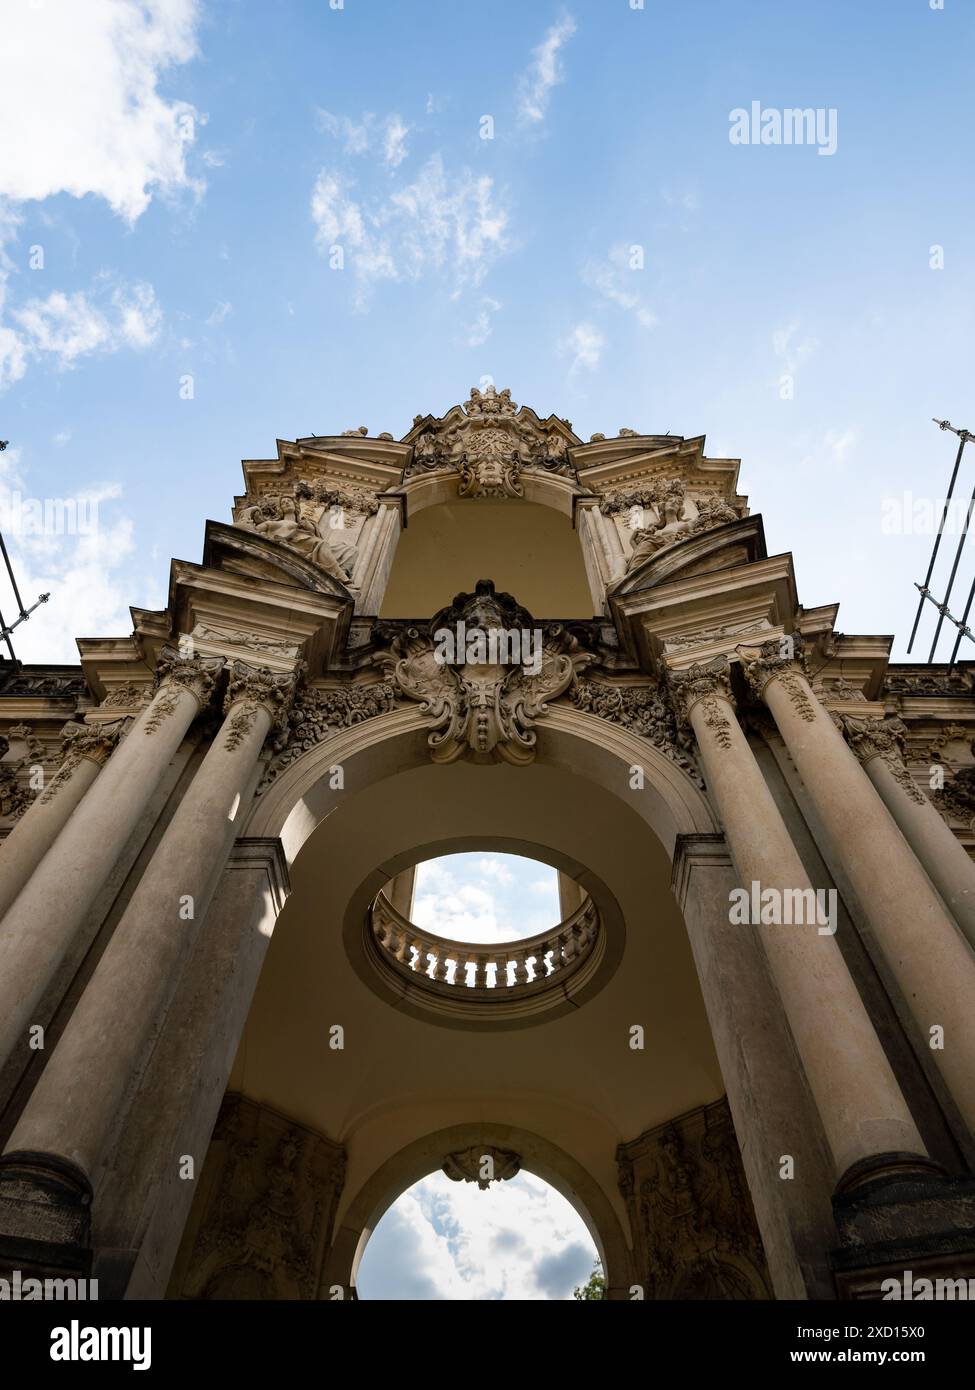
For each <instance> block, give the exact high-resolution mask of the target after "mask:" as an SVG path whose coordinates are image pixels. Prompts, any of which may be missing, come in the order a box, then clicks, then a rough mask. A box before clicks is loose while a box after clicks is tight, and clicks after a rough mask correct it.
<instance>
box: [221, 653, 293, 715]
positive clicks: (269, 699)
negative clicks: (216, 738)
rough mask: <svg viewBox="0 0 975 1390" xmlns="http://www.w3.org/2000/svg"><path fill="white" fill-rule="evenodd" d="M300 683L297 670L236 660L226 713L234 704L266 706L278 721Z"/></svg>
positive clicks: (231, 676) (232, 671) (229, 682)
mask: <svg viewBox="0 0 975 1390" xmlns="http://www.w3.org/2000/svg"><path fill="white" fill-rule="evenodd" d="M297 685H298V672H296V671H285V672H283V673H282V672H280V671H269V670H268V669H267V667H266V666H248V665H247V663H246V662H243V661H235V662H234V663H233V665H232V666H231V668H230V679H229V681H228V682H227V694H226V696H225V697H224V702H223V709H224V713H225V714H227V713H229V712H230V710H231V709H232V708H233V706H234V705H239V704H250V705H263V707H264V708H265V709H266V710H267V712H268V714H270V716H271V718H272V719H274V720H276V719H278V718H279V717H280V716H281V715H282V714H284V713H285V712H286V710H287V709H288V706H289V705H290V704H291V701H292V700H293V699H294V695H295V690H296V688H297Z"/></svg>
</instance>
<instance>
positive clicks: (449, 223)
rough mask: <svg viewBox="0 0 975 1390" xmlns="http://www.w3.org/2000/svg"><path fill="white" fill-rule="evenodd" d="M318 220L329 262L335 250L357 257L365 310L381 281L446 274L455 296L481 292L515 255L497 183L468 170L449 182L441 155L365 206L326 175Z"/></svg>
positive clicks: (337, 178)
mask: <svg viewBox="0 0 975 1390" xmlns="http://www.w3.org/2000/svg"><path fill="white" fill-rule="evenodd" d="M311 214H312V219H313V221H314V223H315V228H316V230H315V241H316V244H317V245H318V247H319V250H320V251H321V252H322V253H323V254H325V255H328V254H330V251H331V248H332V247H333V246H335V245H340V246H342V247H343V249H345V251H346V253H347V254H348V252H349V251H350V250H351V253H352V254H351V256H350V257H349V260H350V263H351V265H352V268H353V271H354V274H355V276H356V280H357V287H358V288H357V305H358V307H359V308H365V307H366V305H367V303H368V297H369V290H370V289H371V287H372V286H373V284H374V283H375V282H376V281H377V280H381V279H390V280H403V279H407V280H419V279H422V278H423V277H424V276H426V275H428V274H442V275H444V276H446V277H447V278H448V279H449V281H450V284H451V289H452V292H453V293H454V294H457V293H459V292H460V291H461V290H462V289H463V288H465V287H468V286H473V287H475V288H476V287H477V286H478V285H480V283H481V282H482V280H483V278H484V276H485V275H486V273H487V271H488V268H489V267H490V265H491V264H492V262H493V261H494V259H495V258H496V257H497V256H498V255H500V254H501V253H502V252H503V251H504V250H506V248H507V236H506V229H507V223H508V214H507V211H506V210H505V208H504V207H503V206H501V205H500V203H499V202H498V200H497V198H496V195H495V192H494V183H493V180H492V179H491V178H490V177H488V176H487V175H474V174H472V173H471V172H470V170H468V169H464V170H462V171H461V172H460V173H458V174H448V173H447V171H446V169H445V168H444V163H443V159H442V157H441V156H440V155H439V154H434V155H432V156H431V157H430V158H429V159H428V160H427V162H426V163H425V164H424V165H423V167H422V169H421V170H420V172H419V174H418V175H417V176H416V178H415V179H413V180H412V182H410V183H405V184H402V185H400V186H398V187H396V188H395V189H394V190H393V191H392V192H391V193H386V192H384V193H383V194H381V195H379V196H374V197H370V198H364V199H362V200H357V199H356V198H354V197H352V195H351V186H350V183H349V181H348V180H347V179H346V178H345V177H344V175H343V174H341V173H340V172H338V171H336V170H334V169H323V170H322V171H321V172H320V173H319V175H318V178H317V179H316V181H315V186H314V189H313V190H312V199H311Z"/></svg>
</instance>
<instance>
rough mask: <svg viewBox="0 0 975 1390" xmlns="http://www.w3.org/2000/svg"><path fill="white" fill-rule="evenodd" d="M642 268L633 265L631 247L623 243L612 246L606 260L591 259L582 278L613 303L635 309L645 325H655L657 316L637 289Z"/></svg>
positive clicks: (633, 312) (636, 315) (624, 307)
mask: <svg viewBox="0 0 975 1390" xmlns="http://www.w3.org/2000/svg"><path fill="white" fill-rule="evenodd" d="M642 274H643V272H642V271H638V270H631V269H630V248H629V247H628V246H626V245H624V244H623V243H620V244H619V245H616V246H612V247H610V250H609V254H608V255H607V257H606V259H605V260H602V261H589V262H588V263H587V264H586V266H585V268H584V270H583V272H582V278H583V282H584V283H585V284H586V285H588V286H589V288H590V289H594V290H596V291H597V293H599V294H601V295H602V297H603V298H604V299H606V300H608V301H609V302H610V303H611V304H616V305H617V306H618V307H619V308H620V309H625V310H626V312H627V313H632V314H633V315H634V317H635V318H636V320H637V322H638V323H640V324H641V325H642V326H643V327H644V328H652V327H653V326H654V324H655V323H656V322H657V320H656V317H655V316H654V314H653V313H652V312H651V310H650V309H649V308H648V307H647V305H646V304H645V303H644V300H643V296H642V295H641V294H640V293H639V291H638V290H637V289H636V285H637V283H638V281H639V280H640V278H641V276H642Z"/></svg>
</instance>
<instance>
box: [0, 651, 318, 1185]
mask: <svg viewBox="0 0 975 1390" xmlns="http://www.w3.org/2000/svg"><path fill="white" fill-rule="evenodd" d="M294 685H295V678H294V676H293V675H291V674H284V675H282V674H275V673H272V672H270V671H267V670H263V669H256V668H253V667H250V666H245V665H243V664H242V663H240V662H235V663H234V666H233V668H232V671H231V678H230V682H229V685H228V690H227V697H226V701H225V704H224V710H225V717H224V721H223V723H222V725H221V727H220V729H219V731H218V733H217V735H216V737H215V738H214V740H213V743H212V745H211V747H210V749H209V751H208V753H207V755H206V757H205V758H204V759H203V762H202V764H201V765H200V768H199V770H198V771H197V774H196V776H195V777H194V779H193V781H192V783H191V784H190V786H189V788H188V789H187V791H186V793H185V794H184V796H183V799H182V801H181V802H180V805H179V808H178V810H177V811H176V814H175V815H174V816H173V819H172V820H171V822H170V823H169V825H168V826H167V828H166V832H165V834H164V835H163V837H162V839H161V840H160V842H159V845H158V847H157V848H156V852H155V854H154V855H153V856H152V859H151V861H150V863H149V865H148V866H147V868H146V870H145V872H144V873H143V875H142V878H141V879H140V881H139V885H138V887H137V888H136V890H135V892H134V893H133V895H132V898H131V900H130V902H129V905H128V907H127V908H126V910H125V912H124V913H123V915H122V918H121V920H120V922H119V924H118V926H117V927H116V929H115V932H114V934H113V936H112V940H111V941H110V942H109V945H108V946H107V948H106V950H105V953H104V955H103V956H102V958H101V960H100V961H99V963H98V966H97V968H96V970H95V973H94V974H93V975H92V978H91V980H90V981H89V983H88V987H87V988H86V990H85V992H84V994H83V995H82V997H81V999H80V1000H79V1002H78V1005H77V1007H76V1009H75V1011H74V1013H73V1014H72V1016H71V1019H70V1022H69V1023H68V1026H67V1028H66V1029H65V1031H64V1035H63V1037H62V1038H61V1040H60V1042H59V1043H58V1045H57V1047H56V1048H55V1050H54V1055H53V1056H52V1058H51V1060H50V1062H49V1063H48V1065H47V1067H46V1069H45V1071H44V1073H43V1075H42V1076H41V1079H40V1081H39V1082H38V1084H37V1087H36V1088H35V1090H34V1093H33V1095H32V1096H31V1099H30V1101H29V1102H28V1105H27V1108H26V1109H25V1111H24V1113H23V1115H22V1116H21V1118H20V1121H19V1123H18V1125H17V1127H16V1129H15V1130H14V1133H13V1135H12V1136H11V1139H10V1143H9V1145H8V1147H7V1151H6V1154H5V1155H4V1163H5V1164H10V1165H11V1166H14V1167H16V1165H17V1164H18V1162H21V1163H22V1161H23V1156H24V1154H29V1155H30V1157H31V1162H32V1163H33V1164H34V1165H35V1167H40V1169H41V1170H42V1171H43V1169H44V1168H45V1167H50V1169H51V1171H52V1173H58V1172H62V1173H63V1172H64V1170H65V1169H66V1168H67V1169H69V1170H70V1169H73V1170H74V1172H75V1173H76V1175H77V1177H78V1178H79V1179H81V1180H87V1182H88V1183H89V1184H90V1185H91V1186H94V1185H95V1182H96V1180H97V1178H98V1175H99V1172H100V1169H101V1166H102V1164H103V1162H104V1161H105V1157H106V1155H107V1152H108V1149H109V1146H110V1143H111V1140H112V1138H113V1136H114V1134H115V1130H116V1125H117V1124H118V1123H119V1122H120V1116H121V1114H122V1113H123V1111H124V1107H125V1103H126V1101H127V1099H129V1098H130V1097H131V1095H132V1093H133V1091H134V1088H135V1086H136V1085H137V1084H138V1081H139V1078H140V1075H141V1072H142V1070H143V1068H144V1065H145V1061H146V1059H147V1057H148V1055H149V1053H150V1051H151V1049H152V1046H153V1044H154V1041H155V1039H156V1036H157V1035H158V1033H159V1030H160V1027H161V1025H162V1022H163V1020H164V1018H165V1016H166V1012H167V1010H168V1007H169V1004H170V1000H171V999H172V995H173V992H174V990H175V987H176V984H177V982H178V980H179V977H180V973H181V971H182V968H183V966H184V964H185V962H186V960H187V957H188V956H189V954H190V952H191V951H192V949H193V946H194V943H195V941H196V937H197V933H198V930H199V925H200V923H202V922H203V920H204V918H205V916H206V910H207V907H208V905H209V902H210V898H211V897H212V895H213V892H214V889H215V887H216V885H217V882H218V881H219V878H220V875H221V874H222V873H223V870H224V868H225V866H226V862H227V857H228V854H229V852H230V849H231V846H232V844H233V841H234V833H235V816H236V812H237V808H238V806H239V804H240V798H241V797H242V796H243V794H244V792H245V791H246V790H247V785H248V782H249V781H250V779H251V777H252V774H253V771H254V767H255V764H256V762H257V759H258V756H259V754H260V751H261V748H262V747H263V745H264V741H265V739H266V737H267V735H268V732H269V731H270V729H271V725H272V723H273V721H274V720H275V719H276V718H277V717H278V716H279V715H280V714H281V713H282V712H283V710H284V708H285V707H286V705H287V703H288V701H289V700H290V698H291V696H292V695H293V693H294Z"/></svg>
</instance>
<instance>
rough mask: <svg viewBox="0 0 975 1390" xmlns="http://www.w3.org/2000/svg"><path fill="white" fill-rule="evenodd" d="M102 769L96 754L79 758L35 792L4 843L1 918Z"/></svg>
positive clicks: (0, 868) (0, 851)
mask: <svg viewBox="0 0 975 1390" xmlns="http://www.w3.org/2000/svg"><path fill="white" fill-rule="evenodd" d="M100 771H101V762H100V761H99V760H98V759H97V758H94V757H82V758H79V759H77V760H76V761H75V762H74V763H73V764H72V765H71V767H70V769H63V770H62V771H61V772H59V773H58V775H57V777H56V778H55V779H54V780H53V781H52V782H51V783H50V784H49V785H48V786H47V787H46V788H45V789H44V791H42V792H39V793H38V794H37V796H35V798H34V800H33V801H32V802H31V804H30V806H28V808H27V810H26V811H25V812H24V814H23V815H22V816H21V818H20V820H19V821H18V822H17V824H16V825H15V826H14V828H13V830H11V832H10V834H9V835H8V836H7V838H6V839H5V840H4V842H3V845H2V847H0V918H2V917H3V915H4V913H6V911H7V909H8V908H9V907H10V905H11V904H12V903H13V901H14V899H15V898H16V897H17V894H18V893H19V892H20V891H21V889H22V888H23V886H24V884H25V883H26V882H27V880H28V879H29V878H30V876H31V874H32V873H33V872H34V870H35V869H36V868H37V866H38V864H39V863H40V862H41V860H42V859H43V858H44V856H45V854H46V853H47V851H48V850H49V849H50V848H51V846H52V845H53V843H54V841H55V840H56V839H57V837H58V836H59V835H60V833H61V831H62V830H63V829H64V827H65V825H67V823H68V819H69V817H70V816H71V813H72V811H73V810H74V808H75V807H76V806H77V805H78V803H79V801H80V800H81V798H82V797H83V796H84V795H85V793H86V792H87V790H88V788H89V787H90V786H91V784H92V783H93V782H94V780H95V778H96V777H97V776H98V774H99V772H100Z"/></svg>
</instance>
